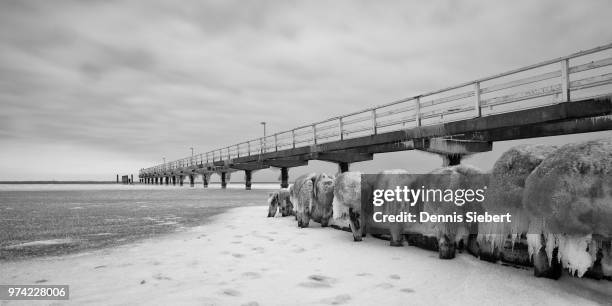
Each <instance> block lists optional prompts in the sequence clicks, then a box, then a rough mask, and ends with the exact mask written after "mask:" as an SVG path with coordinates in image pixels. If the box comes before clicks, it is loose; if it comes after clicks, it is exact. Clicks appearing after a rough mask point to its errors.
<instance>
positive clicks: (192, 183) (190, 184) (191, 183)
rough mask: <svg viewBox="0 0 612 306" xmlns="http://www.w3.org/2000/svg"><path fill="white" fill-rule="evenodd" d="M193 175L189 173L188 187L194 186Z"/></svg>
mask: <svg viewBox="0 0 612 306" xmlns="http://www.w3.org/2000/svg"><path fill="white" fill-rule="evenodd" d="M194 181H195V177H194V175H193V174H191V175H189V187H194V183H195V182H194Z"/></svg>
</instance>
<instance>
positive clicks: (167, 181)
mask: <svg viewBox="0 0 612 306" xmlns="http://www.w3.org/2000/svg"><path fill="white" fill-rule="evenodd" d="M166 185H170V177H169V176H166Z"/></svg>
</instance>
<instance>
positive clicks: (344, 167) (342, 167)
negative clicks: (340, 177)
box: [338, 162, 350, 173]
mask: <svg viewBox="0 0 612 306" xmlns="http://www.w3.org/2000/svg"><path fill="white" fill-rule="evenodd" d="M349 165H350V164H349V163H347V162H339V163H338V172H340V173H344V172H348V171H349Z"/></svg>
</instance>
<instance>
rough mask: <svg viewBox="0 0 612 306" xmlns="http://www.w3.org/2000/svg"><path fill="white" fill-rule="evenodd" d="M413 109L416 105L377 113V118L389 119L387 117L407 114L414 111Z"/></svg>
mask: <svg viewBox="0 0 612 306" xmlns="http://www.w3.org/2000/svg"><path fill="white" fill-rule="evenodd" d="M413 109H414V105H410V106H406V107H402V108H398V109H393V110H390V111H386V112H381V113H377V116H378V118H381V117H387V116H391V115H396V114H401V113H405V112H407V111H410V110H413Z"/></svg>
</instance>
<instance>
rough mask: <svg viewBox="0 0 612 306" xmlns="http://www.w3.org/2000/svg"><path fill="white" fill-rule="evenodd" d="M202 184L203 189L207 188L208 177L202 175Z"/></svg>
mask: <svg viewBox="0 0 612 306" xmlns="http://www.w3.org/2000/svg"><path fill="white" fill-rule="evenodd" d="M202 184H203V185H204V188H208V176H207V175H206V174H202Z"/></svg>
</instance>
